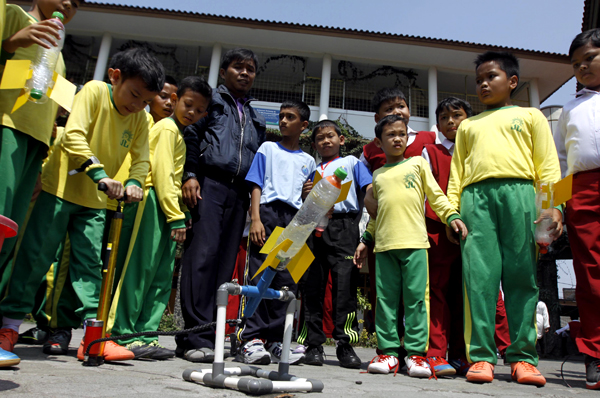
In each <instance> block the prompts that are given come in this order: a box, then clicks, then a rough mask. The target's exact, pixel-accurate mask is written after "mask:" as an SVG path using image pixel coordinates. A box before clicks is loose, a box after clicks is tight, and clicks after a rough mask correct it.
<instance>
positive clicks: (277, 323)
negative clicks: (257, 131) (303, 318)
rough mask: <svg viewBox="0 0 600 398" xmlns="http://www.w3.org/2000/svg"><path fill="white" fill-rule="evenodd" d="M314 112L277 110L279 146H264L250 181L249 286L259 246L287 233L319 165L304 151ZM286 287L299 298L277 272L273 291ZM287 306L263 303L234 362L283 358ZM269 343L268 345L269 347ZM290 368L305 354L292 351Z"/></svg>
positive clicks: (290, 105)
mask: <svg viewBox="0 0 600 398" xmlns="http://www.w3.org/2000/svg"><path fill="white" fill-rule="evenodd" d="M309 117H310V108H309V107H308V105H306V104H305V103H304V102H301V101H296V100H287V101H285V102H284V103H283V104H282V105H281V110H280V111H279V131H281V136H282V138H281V141H280V142H265V143H264V144H262V145H261V146H260V148H259V149H258V152H257V153H256V156H255V157H254V160H253V161H252V166H251V167H250V170H249V171H248V175H247V176H246V181H247V182H248V183H249V184H250V185H251V186H252V194H251V195H252V198H251V201H252V204H251V206H250V209H251V212H252V213H251V215H250V216H251V219H252V223H251V224H250V235H249V237H250V242H251V244H250V248H249V260H248V263H247V265H246V267H247V269H246V272H245V275H246V280H245V284H246V285H256V283H258V281H259V279H260V278H259V277H256V278H254V279H252V278H253V277H254V275H255V274H256V272H257V271H258V269H259V268H260V266H261V265H262V263H263V262H264V260H265V259H266V257H267V255H266V254H261V253H260V250H261V247H262V246H263V245H264V243H265V242H266V239H267V237H268V236H270V235H271V233H272V232H273V230H274V229H275V227H283V228H285V227H286V226H287V225H288V224H289V223H290V221H292V218H294V215H296V212H297V211H298V209H300V207H301V206H302V200H303V187H304V184H305V183H306V182H307V180H308V179H309V178H310V176H311V175H312V174H313V173H314V172H315V160H314V159H313V157H312V156H310V155H309V154H307V153H305V152H303V151H302V149H300V135H301V134H302V132H303V131H304V130H306V128H307V127H308V119H309ZM283 286H287V287H288V288H289V290H290V291H291V292H293V293H294V294H297V292H298V285H297V284H296V283H295V282H294V280H293V279H292V276H291V275H290V273H289V271H288V270H283V271H281V272H277V273H276V275H275V277H274V278H273V281H272V282H271V286H270V287H271V288H273V289H276V290H278V289H281V288H282V287H283ZM287 305H288V303H285V302H281V301H278V300H262V301H261V302H260V304H259V305H258V307H257V309H256V312H254V315H252V316H251V317H250V318H248V320H247V322H246V324H245V326H244V328H243V329H242V330H240V331H239V332H238V336H239V338H240V340H241V341H242V343H241V344H240V349H239V353H238V355H237V357H236V359H237V360H238V361H240V362H244V363H249V364H262V365H266V364H269V363H270V362H271V360H274V361H275V362H278V361H279V359H280V358H281V349H282V344H281V339H282V337H283V326H284V321H285V312H286V308H287ZM265 343H266V346H265ZM289 358H290V359H289V361H290V365H294V364H297V363H299V362H301V361H302V359H303V355H302V354H300V353H295V352H293V351H292V352H290V357H289Z"/></svg>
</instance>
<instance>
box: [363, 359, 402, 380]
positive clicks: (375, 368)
mask: <svg viewBox="0 0 600 398" xmlns="http://www.w3.org/2000/svg"><path fill="white" fill-rule="evenodd" d="M392 370H393V371H394V376H396V373H398V358H396V357H394V356H392V355H377V356H376V357H375V358H373V359H372V360H371V362H369V366H367V372H369V373H379V374H388V373H390V372H391V371H392Z"/></svg>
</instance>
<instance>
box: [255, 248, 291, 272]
mask: <svg viewBox="0 0 600 398" xmlns="http://www.w3.org/2000/svg"><path fill="white" fill-rule="evenodd" d="M269 239H271V238H269ZM275 240H277V239H275ZM292 243H293V242H292V241H291V240H290V239H286V240H284V241H283V242H281V243H280V244H278V245H277V246H275V248H273V250H271V251H270V252H269V255H268V256H267V258H266V259H265V261H264V262H263V263H262V265H261V266H260V268H259V269H258V271H256V273H255V274H254V276H253V277H252V279H254V278H256V275H258V274H260V273H261V272H263V271H264V270H265V269H266V268H267V267H271V268H277V265H278V264H279V259H277V257H276V256H277V253H279V251H280V250H283V251H287V250H288V249H289V248H290V246H291V245H292ZM265 245H266V244H265Z"/></svg>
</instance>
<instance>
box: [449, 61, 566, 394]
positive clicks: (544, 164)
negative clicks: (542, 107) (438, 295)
mask: <svg viewBox="0 0 600 398" xmlns="http://www.w3.org/2000/svg"><path fill="white" fill-rule="evenodd" d="M475 65H476V78H475V81H476V84H477V95H478V97H479V100H480V101H481V102H482V103H484V104H485V105H486V106H487V109H488V110H487V111H485V112H483V113H480V114H479V115H477V116H473V117H471V118H469V119H467V120H463V121H462V123H461V124H460V127H459V128H458V132H457V135H456V147H455V150H454V155H453V156H452V163H451V168H450V182H449V183H448V198H449V199H450V202H452V204H453V206H455V208H457V209H460V214H461V215H462V217H463V220H464V222H465V224H467V226H468V227H469V229H470V230H472V231H475V232H474V233H472V234H470V235H469V236H468V237H467V239H466V240H465V241H464V242H463V244H462V245H461V253H462V259H463V281H464V302H465V304H464V308H465V342H466V345H467V359H468V360H469V362H471V363H472V364H473V365H472V366H471V368H470V369H469V372H468V373H467V380H468V381H470V382H479V383H489V382H491V381H492V380H493V378H494V374H493V370H494V365H495V364H496V362H497V361H498V357H497V356H496V344H495V342H494V325H495V317H496V303H497V300H498V290H499V287H500V282H502V288H503V290H504V293H505V305H506V314H507V316H508V324H509V329H510V340H511V345H510V346H509V347H508V349H507V350H506V361H507V362H509V363H510V364H511V370H512V375H513V379H515V380H517V382H519V383H526V384H534V385H538V386H543V385H544V384H545V383H546V380H545V378H544V376H542V375H541V374H540V373H539V372H538V370H537V369H536V368H535V366H536V365H537V363H538V355H537V352H536V349H535V343H536V337H537V336H536V332H535V314H536V306H537V302H538V287H537V284H536V263H537V252H536V244H535V239H534V229H535V225H534V224H535V223H537V222H538V221H537V220H536V207H535V189H534V182H535V181H546V182H557V181H558V180H559V179H560V166H559V162H558V157H557V155H556V148H555V146H554V142H553V140H552V134H551V132H550V127H549V125H548V121H547V120H546V118H545V117H544V115H543V114H542V113H541V112H540V111H539V110H538V109H535V108H520V107H516V106H512V103H511V94H512V92H513V90H515V89H516V88H517V85H518V83H519V63H518V60H517V59H516V58H515V57H514V56H513V55H512V54H510V53H505V52H493V51H489V52H486V53H484V54H481V55H479V56H478V57H477V58H476V60H475ZM498 148H502V150H501V151H499V150H498ZM507 152H508V153H510V154H511V156H506V153H507ZM552 218H553V224H552V226H551V229H552V230H553V231H552V236H553V238H555V239H556V238H557V237H558V236H560V234H561V233H562V214H561V212H560V211H559V210H557V209H552Z"/></svg>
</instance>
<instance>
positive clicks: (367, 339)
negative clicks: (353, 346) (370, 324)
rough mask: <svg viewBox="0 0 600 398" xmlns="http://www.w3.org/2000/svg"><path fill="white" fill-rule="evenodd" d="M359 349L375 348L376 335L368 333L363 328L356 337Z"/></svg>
mask: <svg viewBox="0 0 600 398" xmlns="http://www.w3.org/2000/svg"><path fill="white" fill-rule="evenodd" d="M357 345H358V346H359V347H366V348H377V334H376V333H369V332H368V331H367V328H363V329H362V330H361V331H360V336H358V344H357Z"/></svg>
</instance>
